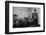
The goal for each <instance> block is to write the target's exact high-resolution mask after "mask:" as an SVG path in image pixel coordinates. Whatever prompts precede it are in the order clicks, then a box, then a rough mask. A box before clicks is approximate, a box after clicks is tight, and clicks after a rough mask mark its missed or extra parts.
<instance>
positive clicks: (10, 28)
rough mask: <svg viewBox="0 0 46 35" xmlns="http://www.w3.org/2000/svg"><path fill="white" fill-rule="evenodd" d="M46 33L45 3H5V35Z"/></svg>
mask: <svg viewBox="0 0 46 35" xmlns="http://www.w3.org/2000/svg"><path fill="white" fill-rule="evenodd" d="M33 32H45V3H39V2H20V1H5V34H18V33H33Z"/></svg>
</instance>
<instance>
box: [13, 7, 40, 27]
mask: <svg viewBox="0 0 46 35" xmlns="http://www.w3.org/2000/svg"><path fill="white" fill-rule="evenodd" d="M39 14H40V8H35V7H13V28H21V27H40V24H39Z"/></svg>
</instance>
